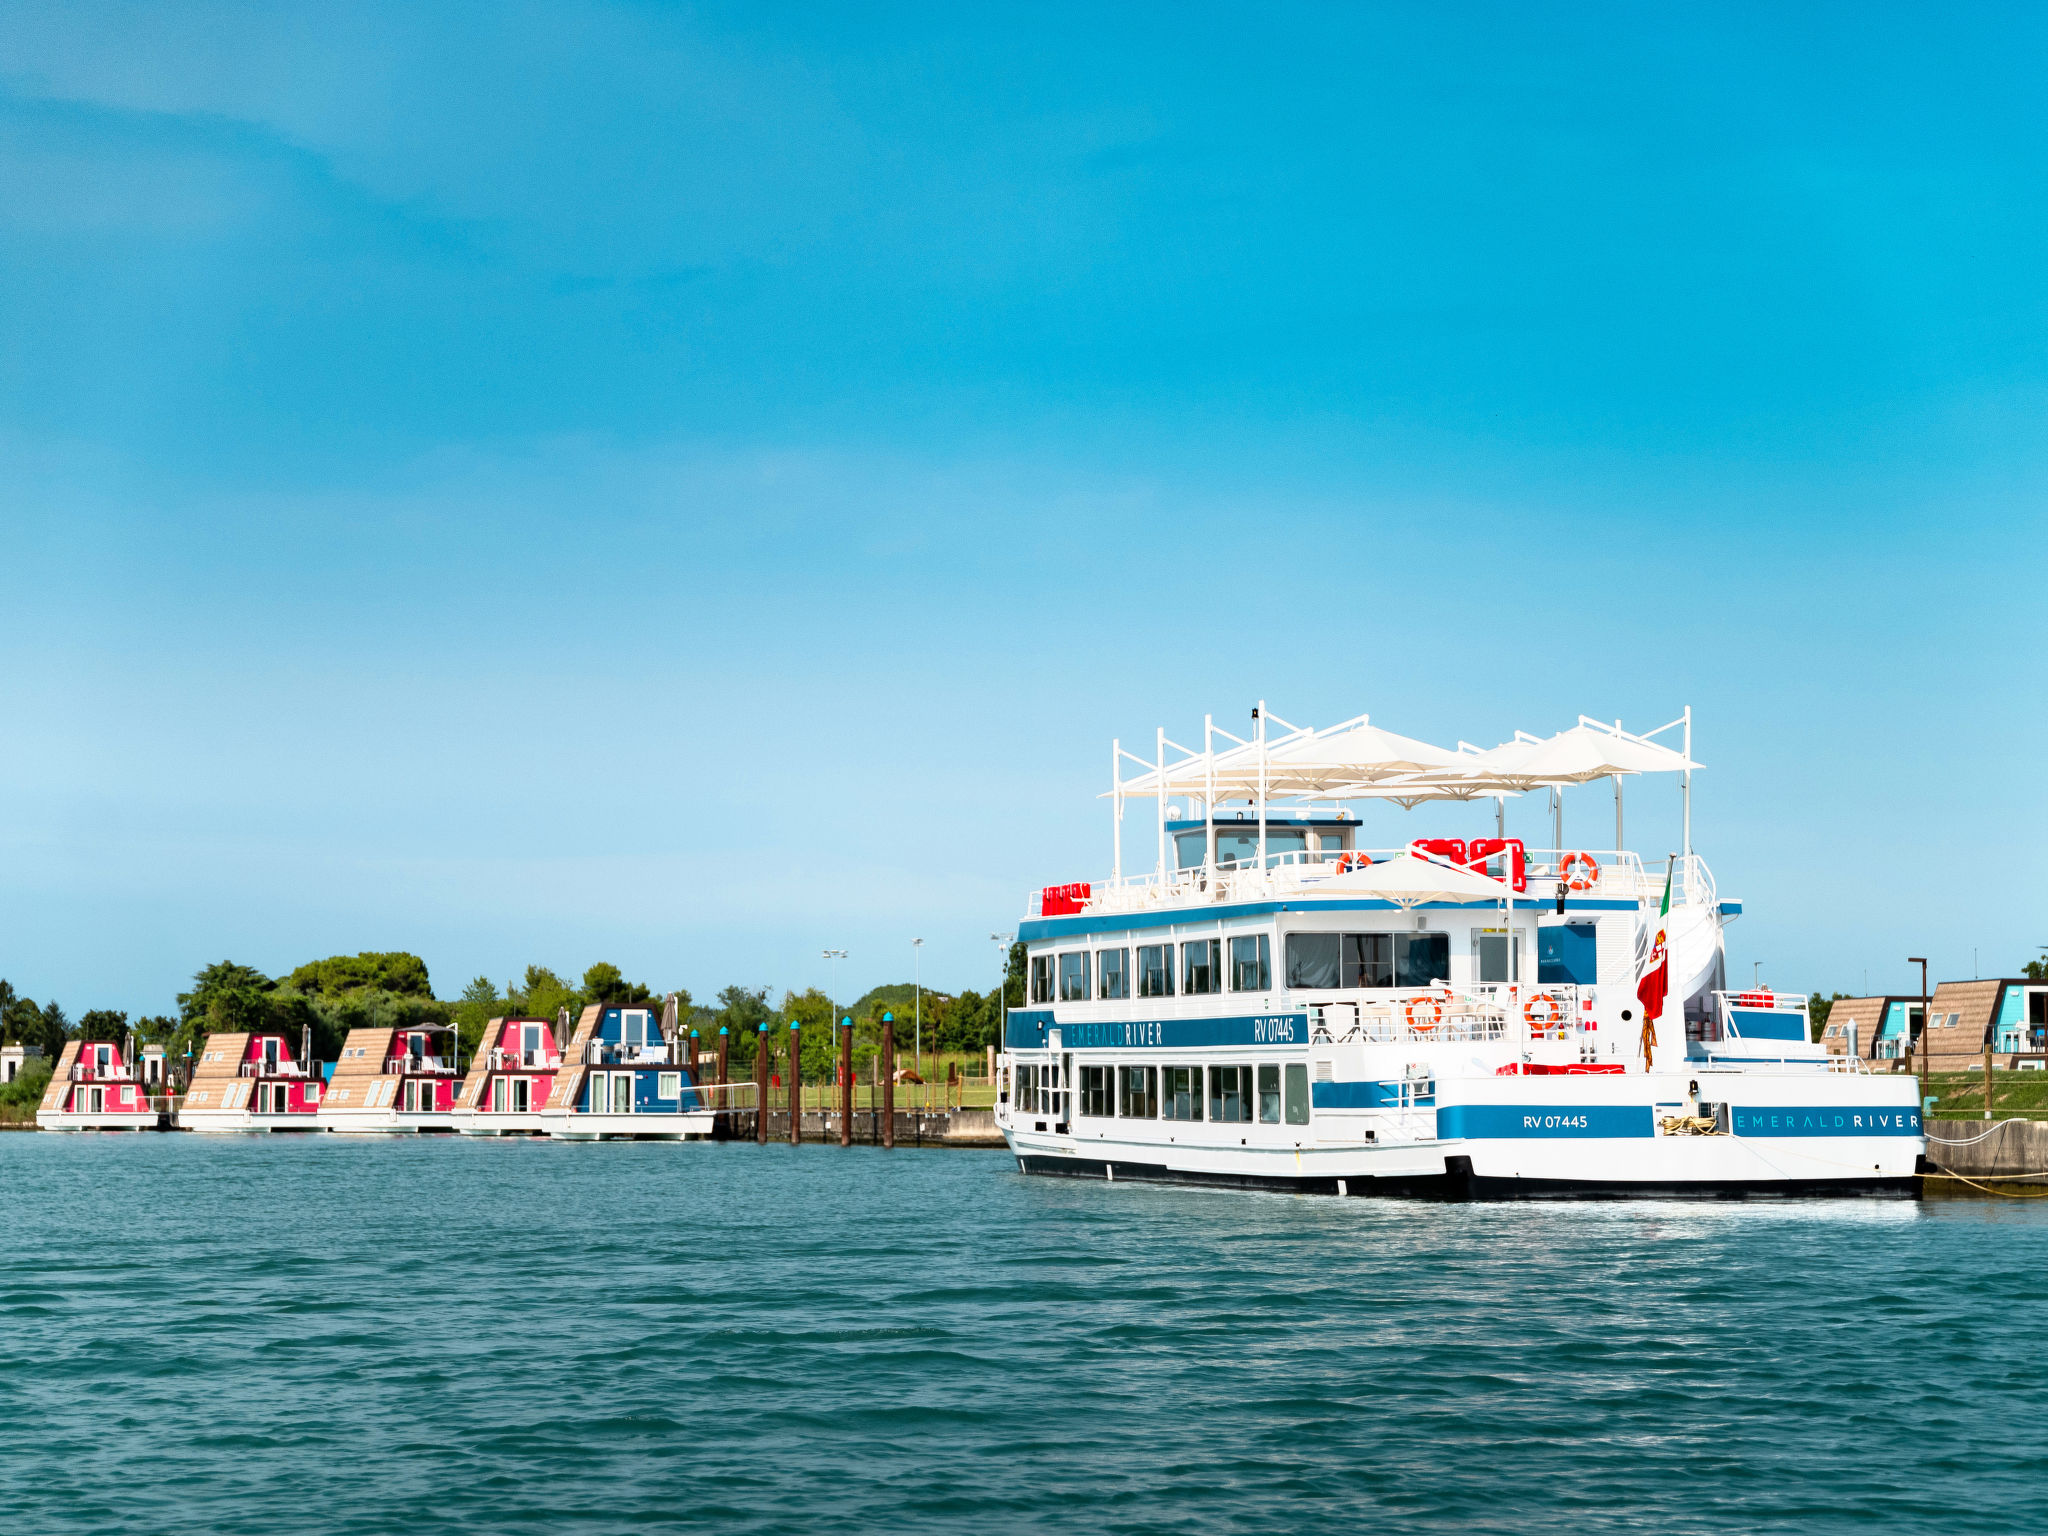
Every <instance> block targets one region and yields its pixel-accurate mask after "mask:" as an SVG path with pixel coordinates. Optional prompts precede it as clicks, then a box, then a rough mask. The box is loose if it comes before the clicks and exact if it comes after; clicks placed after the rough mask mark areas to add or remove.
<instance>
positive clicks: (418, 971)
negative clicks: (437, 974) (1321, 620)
mask: <svg viewBox="0 0 2048 1536" xmlns="http://www.w3.org/2000/svg"><path fill="white" fill-rule="evenodd" d="M284 985H285V986H286V987H288V988H289V989H290V990H292V991H294V992H303V993H305V994H306V995H307V996H309V997H342V996H346V995H347V994H348V993H351V992H390V993H393V994H395V995H397V996H399V997H432V996H433V995H434V989H433V987H432V986H431V985H430V984H429V983H428V981H427V962H426V961H424V960H422V959H421V958H420V957H419V956H418V955H415V954H409V953H407V952H406V951H404V950H389V951H374V950H366V951H364V952H363V953H362V954H359V955H330V956H328V957H327V958H326V959H325V960H309V961H308V962H307V963H306V964H304V965H302V966H300V967H299V968H298V969H297V970H295V971H293V972H292V973H291V975H289V976H287V977H286V978H285V979H284Z"/></svg>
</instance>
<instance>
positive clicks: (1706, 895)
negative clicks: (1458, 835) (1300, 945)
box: [1025, 844, 1718, 918]
mask: <svg viewBox="0 0 2048 1536" xmlns="http://www.w3.org/2000/svg"><path fill="white" fill-rule="evenodd" d="M1408 847H1409V845H1408V844H1403V845H1402V846H1401V847H1398V848H1365V849H1360V850H1357V852H1358V853H1363V854H1364V855H1365V857H1366V858H1368V859H1370V860H1372V862H1373V863H1375V864H1377V863H1380V862H1382V861H1384V860H1386V859H1390V858H1393V857H1395V856H1396V855H1398V854H1401V853H1405V852H1407V851H1408ZM1567 854H1578V855H1580V856H1581V857H1583V858H1590V859H1591V860H1592V861H1593V863H1594V865H1595V866H1596V868H1597V874H1596V876H1595V877H1594V878H1593V879H1592V880H1591V881H1590V882H1587V883H1584V884H1575V885H1574V887H1573V891H1572V894H1573V895H1577V896H1583V897H1588V898H1593V899H1597V900H1608V901H1617V900H1620V901H1643V900H1658V899H1661V898H1662V896H1663V894H1664V878H1665V867H1664V866H1663V865H1662V864H1649V865H1646V864H1645V863H1644V862H1643V860H1642V858H1641V856H1640V855H1638V854H1635V853H1632V852H1630V851H1629V850H1627V849H1612V848H1591V849H1587V848H1567V849H1557V848H1525V849H1524V850H1523V858H1524V867H1523V873H1524V877H1525V883H1526V886H1527V889H1526V890H1524V891H1521V892H1518V893H1517V894H1518V895H1521V896H1522V897H1523V898H1524V899H1528V898H1530V897H1536V898H1548V897H1554V896H1555V895H1556V893H1557V880H1558V872H1559V870H1560V868H1561V867H1562V864H1563V861H1564V859H1565V857H1566V855H1567ZM1354 856H1355V855H1354ZM1500 857H1501V855H1499V854H1489V855H1487V856H1486V858H1487V859H1494V860H1497V859H1499V858H1500ZM1343 858H1344V855H1343V854H1342V853H1339V852H1338V851H1336V850H1334V849H1323V850H1320V851H1309V852H1304V851H1299V850H1297V851H1291V852H1288V853H1279V854H1269V855H1267V859H1266V863H1267V865H1268V867H1267V868H1264V869H1261V868H1259V867H1257V862H1256V860H1251V861H1247V862H1243V863H1237V864H1227V863H1225V864H1218V865H1217V866H1216V867H1214V868H1213V869H1212V868H1208V867H1204V866H1197V867H1195V868H1193V869H1168V870H1167V871H1166V873H1165V875H1164V876H1163V877H1162V876H1161V875H1160V873H1159V871H1158V870H1156V869H1155V870H1151V871H1149V872H1146V873H1143V874H1128V875H1125V876H1124V877H1123V879H1122V880H1121V881H1116V880H1105V881H1100V882H1097V883H1095V884H1093V885H1092V886H1091V887H1090V893H1089V896H1088V898H1087V899H1086V901H1084V902H1083V903H1082V906H1081V910H1082V911H1083V912H1086V913H1109V912H1139V911H1144V910H1147V909H1149V908H1157V907H1166V906H1185V905H1188V904H1189V903H1192V902H1196V901H1216V902H1238V901H1265V900H1275V899H1279V898H1281V897H1283V896H1287V895H1293V894H1302V893H1312V892H1313V889H1314V887H1316V886H1318V885H1321V884H1323V883H1325V882H1327V881H1330V880H1334V879H1337V878H1339V876H1340V873H1341V871H1340V869H1339V863H1340V861H1341V860H1342V859H1343ZM1440 862H1445V863H1448V862H1449V861H1448V860H1440ZM1482 862H1483V861H1475V863H1474V864H1473V866H1472V867H1474V868H1479V867H1480V864H1481V863H1482ZM1670 874H1671V900H1672V904H1673V905H1674V906H1712V905H1713V904H1714V903H1715V902H1716V900H1717V899H1718V893H1717V890H1716V887H1715V884H1714V877H1713V873H1712V871H1710V870H1709V869H1708V868H1707V863H1706V860H1705V859H1703V858H1701V857H1700V856H1699V855H1698V854H1696V853H1694V854H1686V855H1683V856H1682V857H1680V858H1679V859H1677V860H1676V861H1675V862H1674V863H1673V864H1672V865H1671V866H1670ZM1574 876H1575V879H1577V880H1581V881H1583V880H1584V879H1585V872H1584V871H1583V870H1582V869H1575V870H1574ZM1043 897H1044V891H1043V890H1038V891H1033V892H1032V893H1031V895H1030V896H1029V897H1028V898H1027V900H1026V903H1025V912H1026V916H1027V917H1032V918H1037V917H1042V916H1044V911H1043Z"/></svg>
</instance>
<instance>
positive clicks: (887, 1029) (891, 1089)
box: [880, 1012, 896, 1147]
mask: <svg viewBox="0 0 2048 1536" xmlns="http://www.w3.org/2000/svg"><path fill="white" fill-rule="evenodd" d="M880 1059H881V1066H882V1072H881V1076H882V1145H883V1146H885V1147H894V1146H895V1145H896V1015H895V1014H893V1013H887V1012H885V1013H884V1014H883V1015H882V1055H881V1058H880Z"/></svg>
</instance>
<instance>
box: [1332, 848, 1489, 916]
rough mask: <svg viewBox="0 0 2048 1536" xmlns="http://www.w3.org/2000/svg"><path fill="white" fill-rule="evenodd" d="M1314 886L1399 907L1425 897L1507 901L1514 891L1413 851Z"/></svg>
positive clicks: (1426, 899) (1336, 876)
mask: <svg viewBox="0 0 2048 1536" xmlns="http://www.w3.org/2000/svg"><path fill="white" fill-rule="evenodd" d="M1316 889H1317V890H1318V891H1319V892H1331V893H1337V892H1341V893H1342V894H1344V895H1346V896H1377V897H1379V898H1380V900H1382V901H1391V902H1393V903H1394V904H1395V905H1396V906H1401V907H1413V906H1418V905H1420V904H1421V903H1423V902H1425V901H1506V900H1508V899H1510V898H1511V897H1513V895H1514V892H1513V891H1512V890H1510V889H1509V888H1508V886H1507V885H1506V884H1505V883H1503V882H1502V881H1499V880H1489V879H1488V878H1487V877H1486V876H1484V875H1481V874H1475V873H1474V872H1473V871H1471V870H1469V869H1457V868H1454V867H1452V866H1451V865H1448V864H1438V863H1435V862H1434V861H1432V860H1430V859H1425V858H1421V857H1419V856H1418V855H1416V854H1413V853H1400V854H1396V855H1395V856H1394V857H1393V858H1391V859H1384V860H1382V861H1381V862H1379V863H1378V864H1372V865H1368V866H1367V867H1366V868H1364V869H1360V870H1354V871H1352V872H1351V873H1349V874H1343V875H1335V876H1332V877H1331V878H1330V879H1329V880H1327V881H1324V882H1323V883H1321V884H1320V885H1318V886H1317V887H1316Z"/></svg>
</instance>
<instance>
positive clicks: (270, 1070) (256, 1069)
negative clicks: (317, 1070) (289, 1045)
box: [235, 1061, 306, 1082]
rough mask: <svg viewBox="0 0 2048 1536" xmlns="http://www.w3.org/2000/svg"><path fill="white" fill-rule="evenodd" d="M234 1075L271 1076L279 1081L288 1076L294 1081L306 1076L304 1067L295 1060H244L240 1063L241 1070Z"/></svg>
mask: <svg viewBox="0 0 2048 1536" xmlns="http://www.w3.org/2000/svg"><path fill="white" fill-rule="evenodd" d="M235 1075H236V1076H237V1077H264V1078H272V1079H276V1080H279V1081H282V1080H284V1079H287V1078H289V1079H291V1080H292V1081H294V1082H296V1081H299V1080H301V1079H303V1078H304V1077H305V1076H306V1069H305V1068H304V1067H302V1066H300V1065H299V1064H298V1063H297V1062H295V1061H275V1062H268V1063H266V1062H261V1061H245V1062H243V1063H242V1067H241V1070H240V1071H239V1072H237V1073H236V1074H235Z"/></svg>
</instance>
